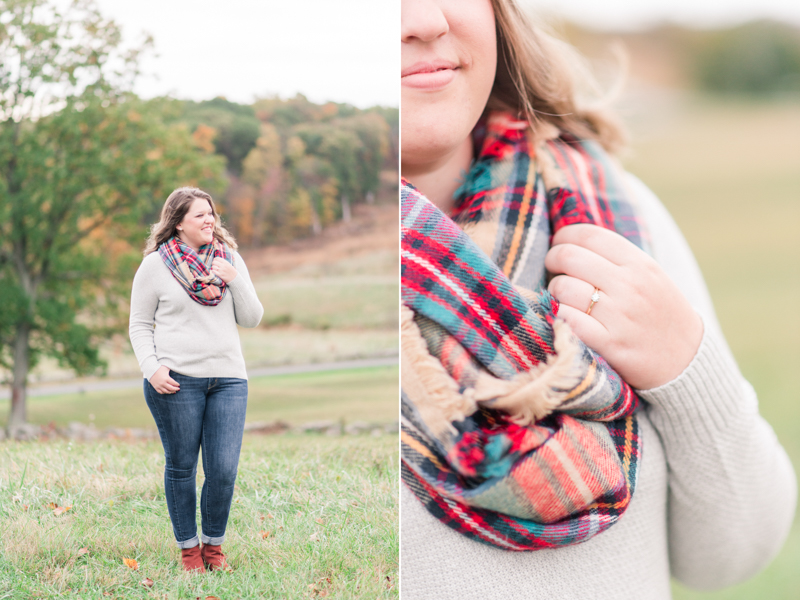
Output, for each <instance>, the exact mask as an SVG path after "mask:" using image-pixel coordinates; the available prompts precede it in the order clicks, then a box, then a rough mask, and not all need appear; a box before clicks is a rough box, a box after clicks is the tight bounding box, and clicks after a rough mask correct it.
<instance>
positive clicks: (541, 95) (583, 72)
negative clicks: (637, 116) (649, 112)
mask: <svg viewBox="0 0 800 600" xmlns="http://www.w3.org/2000/svg"><path fill="white" fill-rule="evenodd" d="M492 7H493V8H494V15H495V27H496V29H497V75H496V76H495V81H494V87H493V88H492V92H491V95H490V96H489V102H488V104H487V109H503V110H510V111H512V112H515V113H516V114H517V115H518V117H520V118H524V119H526V120H527V121H528V122H529V123H531V125H532V126H533V130H534V132H536V131H537V129H539V130H541V129H543V128H542V127H541V124H542V123H549V124H551V125H554V126H555V127H557V128H558V130H559V131H561V132H566V133H570V134H572V135H574V136H576V137H579V138H589V139H593V140H596V141H598V142H600V144H602V146H603V147H604V148H605V149H606V150H608V151H610V152H616V151H618V150H619V149H621V147H622V146H623V145H624V143H625V138H626V136H625V133H624V130H623V128H622V126H621V125H620V123H619V122H618V121H617V120H616V119H615V118H614V117H613V116H612V115H611V114H610V113H609V112H608V111H606V110H604V109H602V108H594V109H589V108H586V107H582V106H579V102H578V101H577V93H576V85H575V82H576V78H577V77H580V78H581V83H584V84H587V83H592V82H593V81H592V82H589V81H588V80H589V79H591V75H590V74H589V72H588V69H586V68H585V66H584V65H583V64H582V61H581V60H580V58H579V57H578V55H577V53H576V52H575V51H574V49H572V48H571V47H569V46H568V45H567V44H565V43H564V42H560V41H558V40H557V39H555V38H554V37H553V36H551V35H549V34H547V33H545V31H544V30H543V29H542V28H541V27H537V26H535V25H534V24H533V23H532V22H531V21H530V20H529V19H528V18H527V17H526V15H525V14H524V13H523V12H522V10H521V9H520V8H519V6H517V4H516V2H514V0H492ZM584 79H585V80H587V81H584ZM537 125H539V127H538V128H537Z"/></svg>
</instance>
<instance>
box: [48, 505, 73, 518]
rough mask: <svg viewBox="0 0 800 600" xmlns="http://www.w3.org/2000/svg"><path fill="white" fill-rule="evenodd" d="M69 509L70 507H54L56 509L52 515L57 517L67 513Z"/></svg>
mask: <svg viewBox="0 0 800 600" xmlns="http://www.w3.org/2000/svg"><path fill="white" fill-rule="evenodd" d="M71 508H72V507H71V506H57V507H56V508H55V509H54V510H53V514H54V515H55V516H58V515H63V514H64V513H65V512H67V511H68V510H69V509H71Z"/></svg>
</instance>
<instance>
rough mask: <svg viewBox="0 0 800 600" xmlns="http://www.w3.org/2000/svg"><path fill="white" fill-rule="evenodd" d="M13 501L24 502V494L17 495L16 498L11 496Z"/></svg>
mask: <svg viewBox="0 0 800 600" xmlns="http://www.w3.org/2000/svg"><path fill="white" fill-rule="evenodd" d="M11 499H12V500H13V501H14V502H22V494H15V495H14V496H11Z"/></svg>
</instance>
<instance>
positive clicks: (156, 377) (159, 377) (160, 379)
mask: <svg viewBox="0 0 800 600" xmlns="http://www.w3.org/2000/svg"><path fill="white" fill-rule="evenodd" d="M148 381H150V385H152V386H153V389H155V391H157V392H158V393H159V394H174V393H175V392H178V391H180V389H181V385H180V384H179V383H178V382H177V381H175V380H174V379H173V378H172V377H170V376H169V367H164V366H162V367H159V368H158V371H156V372H155V373H153V375H152V377H150V379H149V380H148Z"/></svg>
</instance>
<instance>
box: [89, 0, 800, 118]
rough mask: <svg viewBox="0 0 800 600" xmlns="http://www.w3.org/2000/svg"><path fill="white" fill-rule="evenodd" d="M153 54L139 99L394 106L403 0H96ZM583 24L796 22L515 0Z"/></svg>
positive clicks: (770, 8)
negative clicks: (277, 99) (144, 39)
mask: <svg viewBox="0 0 800 600" xmlns="http://www.w3.org/2000/svg"><path fill="white" fill-rule="evenodd" d="M97 2H98V4H99V6H100V8H101V11H102V12H103V13H104V14H105V15H108V16H111V17H113V18H114V19H115V20H116V21H117V22H118V23H120V24H121V25H122V27H123V33H124V34H125V36H126V38H127V39H132V38H134V37H135V36H136V35H137V34H139V33H140V32H141V31H148V32H149V33H151V34H152V35H153V37H154V38H155V49H156V52H157V53H158V54H159V56H158V57H156V58H150V59H148V60H147V61H146V62H145V63H144V67H145V71H146V72H149V73H154V74H156V75H157V76H158V79H154V78H152V77H150V78H145V79H143V80H142V81H141V82H140V84H139V87H138V90H137V91H138V92H139V94H140V95H142V96H144V97H151V96H155V95H159V94H166V93H171V94H172V95H174V96H176V97H178V98H187V99H194V100H204V99H210V98H213V97H215V96H219V95H221V96H225V97H226V98H228V99H229V100H233V101H237V102H245V103H249V102H252V101H253V99H254V98H255V97H256V96H265V95H272V94H278V95H280V96H282V97H289V96H294V95H295V94H296V93H298V92H300V93H303V94H305V95H306V96H307V97H308V98H309V99H311V100H313V101H315V102H324V101H327V100H333V101H337V102H349V103H351V104H355V105H356V106H360V107H367V106H372V105H375V104H383V105H385V106H398V104H399V100H398V98H399V71H400V68H399V65H400V44H399V43H398V42H399V39H398V38H399V31H400V0H282V1H280V2H278V1H275V0H136V1H134V0H97ZM520 2H521V3H522V4H523V5H525V6H528V7H533V8H536V9H539V10H551V11H554V12H558V13H561V14H563V15H566V16H567V17H569V18H571V19H574V20H576V21H578V22H580V23H582V24H584V25H589V26H594V27H600V28H610V29H619V28H636V27H640V26H644V25H647V24H652V23H654V22H658V21H663V20H672V21H677V22H680V23H684V24H689V25H694V26H698V27H703V26H706V27H707V26H719V25H727V24H731V23H735V22H739V21H744V20H747V19H750V18H758V17H773V18H778V19H782V20H786V21H790V22H792V23H795V24H797V25H800V0H638V1H634V0H603V1H602V2H601V1H599V0H520Z"/></svg>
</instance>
